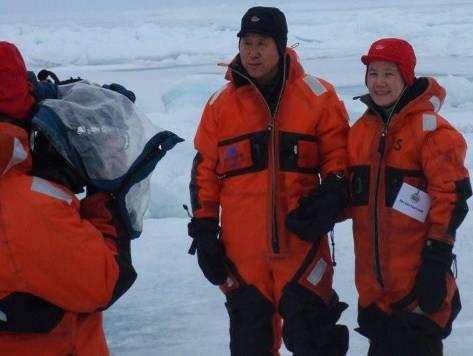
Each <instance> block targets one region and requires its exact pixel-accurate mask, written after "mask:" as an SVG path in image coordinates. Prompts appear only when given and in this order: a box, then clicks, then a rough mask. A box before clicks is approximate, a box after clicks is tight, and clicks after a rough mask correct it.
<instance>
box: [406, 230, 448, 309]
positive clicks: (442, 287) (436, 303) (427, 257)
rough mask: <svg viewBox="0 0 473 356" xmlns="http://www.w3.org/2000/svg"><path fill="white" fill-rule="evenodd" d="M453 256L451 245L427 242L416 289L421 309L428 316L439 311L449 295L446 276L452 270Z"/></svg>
mask: <svg viewBox="0 0 473 356" xmlns="http://www.w3.org/2000/svg"><path fill="white" fill-rule="evenodd" d="M452 256H453V255H452V246H451V245H448V244H446V243H443V242H441V241H437V240H431V239H429V240H427V244H426V246H425V247H424V250H423V252H422V264H421V266H420V269H419V272H418V274H417V281H416V287H415V290H416V293H417V298H418V302H419V307H420V308H421V309H422V311H423V312H425V313H427V314H433V313H435V312H437V311H439V310H440V308H441V306H442V304H443V301H444V299H445V297H446V295H447V280H446V274H447V272H448V271H449V270H450V266H451V264H452V259H453V257H452Z"/></svg>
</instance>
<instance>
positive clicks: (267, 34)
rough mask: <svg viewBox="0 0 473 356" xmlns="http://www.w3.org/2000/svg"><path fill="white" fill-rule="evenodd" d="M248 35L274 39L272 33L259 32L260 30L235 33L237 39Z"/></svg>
mask: <svg viewBox="0 0 473 356" xmlns="http://www.w3.org/2000/svg"><path fill="white" fill-rule="evenodd" d="M248 33H256V34H258V35H262V36H266V37H274V36H275V35H274V33H269V32H267V31H261V30H245V31H243V30H242V31H240V32H238V33H237V37H240V38H241V37H243V36H244V35H246V34H248Z"/></svg>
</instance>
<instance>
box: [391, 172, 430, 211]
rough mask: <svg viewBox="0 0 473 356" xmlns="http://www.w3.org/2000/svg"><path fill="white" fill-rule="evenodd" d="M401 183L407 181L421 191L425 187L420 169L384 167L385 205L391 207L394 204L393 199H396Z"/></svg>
mask: <svg viewBox="0 0 473 356" xmlns="http://www.w3.org/2000/svg"><path fill="white" fill-rule="evenodd" d="M402 183H407V184H409V185H412V186H413V187H416V188H418V189H420V190H423V191H425V190H426V189H427V182H426V179H425V177H424V174H423V173H422V171H420V170H414V169H400V168H394V167H386V171H385V184H386V196H385V204H386V206H387V207H392V206H393V205H394V201H395V200H396V197H397V195H398V194H399V191H400V190H401V186H402Z"/></svg>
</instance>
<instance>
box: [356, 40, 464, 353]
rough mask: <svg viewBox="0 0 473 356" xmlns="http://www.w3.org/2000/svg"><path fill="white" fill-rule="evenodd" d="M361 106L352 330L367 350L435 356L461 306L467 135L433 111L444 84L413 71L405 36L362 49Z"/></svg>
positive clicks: (439, 102) (442, 95)
mask: <svg viewBox="0 0 473 356" xmlns="http://www.w3.org/2000/svg"><path fill="white" fill-rule="evenodd" d="M361 61H362V62H363V63H364V64H365V65H366V66H367V67H366V85H367V87H368V91H369V94H366V95H363V96H361V97H359V98H360V100H361V101H362V102H363V103H365V104H366V105H367V106H368V109H367V111H366V112H365V113H364V114H363V116H362V117H361V118H360V119H359V120H358V121H356V123H355V124H354V125H353V126H352V127H351V129H350V132H349V139H348V153H349V161H350V169H351V177H350V186H351V211H352V218H353V233H354V239H355V261H356V286H357V289H358V293H359V314H358V323H359V329H358V330H359V332H360V333H361V334H363V335H364V336H366V337H367V338H368V339H369V341H370V348H369V352H368V355H370V356H399V355H403V356H441V355H443V353H442V348H443V346H442V339H443V338H445V337H447V336H448V335H449V334H450V331H451V327H452V321H453V320H454V319H455V317H456V316H457V314H458V312H459V311H460V309H461V304H460V298H459V294H458V289H457V286H456V283H455V278H454V276H453V274H452V271H451V264H452V260H453V259H454V255H453V253H452V248H453V245H454V242H455V232H456V230H457V228H458V227H459V225H460V224H461V222H462V221H463V219H464V218H465V216H466V214H467V212H468V207H467V205H466V200H467V199H468V197H470V196H471V186H470V180H469V177H468V171H467V169H466V168H465V166H464V159H465V154H466V143H465V140H464V139H463V137H462V135H461V134H460V133H459V132H458V131H457V130H456V129H455V128H454V127H453V126H452V125H451V124H450V123H449V122H448V121H447V120H445V119H444V118H443V117H442V116H441V115H440V114H439V113H438V111H439V109H440V107H441V105H442V103H443V101H444V98H445V94H446V93H445V89H444V88H442V87H441V86H440V85H439V84H438V82H437V81H436V80H435V79H433V78H425V77H421V78H416V77H415V76H414V68H415V64H416V56H415V53H414V50H413V48H412V47H411V45H410V44H409V43H408V42H407V41H405V40H402V39H397V38H383V39H380V40H378V41H376V42H374V43H373V44H372V45H371V47H370V49H369V51H368V54H367V55H364V56H362V57H361Z"/></svg>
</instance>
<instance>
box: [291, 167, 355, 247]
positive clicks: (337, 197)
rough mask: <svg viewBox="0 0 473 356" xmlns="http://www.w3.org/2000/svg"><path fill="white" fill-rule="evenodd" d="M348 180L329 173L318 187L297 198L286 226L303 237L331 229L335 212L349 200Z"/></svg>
mask: <svg viewBox="0 0 473 356" xmlns="http://www.w3.org/2000/svg"><path fill="white" fill-rule="evenodd" d="M347 192H348V190H347V180H346V178H345V177H344V176H343V175H338V174H337V175H335V174H329V175H327V177H326V178H325V179H324V180H323V182H322V184H321V185H320V187H319V189H317V190H316V191H313V192H311V193H310V194H309V195H308V196H307V197H303V198H301V199H300V200H299V206H298V207H297V208H296V209H294V210H292V211H291V212H289V214H288V215H287V218H286V227H287V229H288V230H289V231H291V232H293V233H295V234H297V235H298V236H299V237H300V238H301V239H303V240H306V241H315V240H317V239H320V238H322V236H324V235H325V234H326V233H327V232H329V231H330V230H332V229H333V226H334V225H335V221H336V219H337V215H338V214H339V213H340V211H341V210H342V209H343V208H345V207H346V205H347V202H348V193H347Z"/></svg>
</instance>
